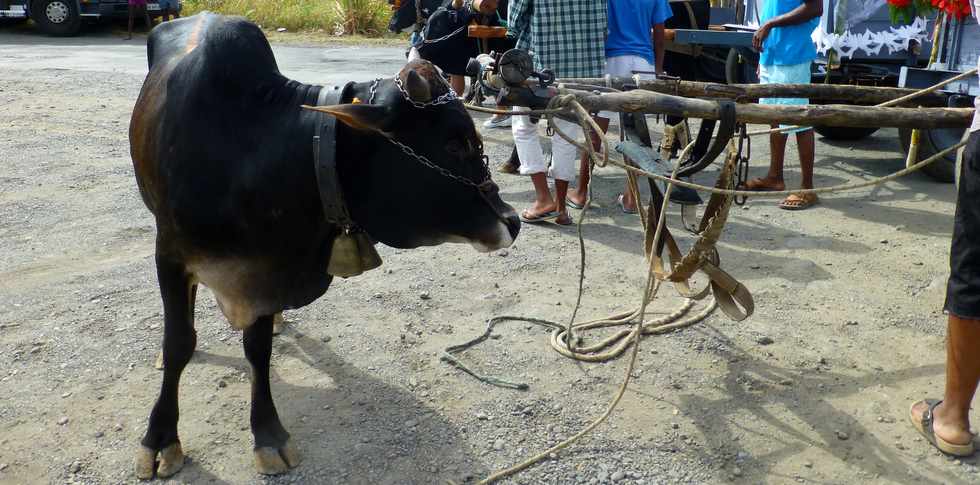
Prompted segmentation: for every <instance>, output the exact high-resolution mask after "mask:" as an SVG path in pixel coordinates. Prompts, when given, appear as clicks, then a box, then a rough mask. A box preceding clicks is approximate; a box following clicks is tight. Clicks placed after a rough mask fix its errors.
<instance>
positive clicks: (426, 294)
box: [419, 291, 432, 300]
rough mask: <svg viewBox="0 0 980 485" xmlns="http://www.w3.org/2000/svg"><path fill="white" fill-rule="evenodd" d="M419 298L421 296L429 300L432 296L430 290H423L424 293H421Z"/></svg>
mask: <svg viewBox="0 0 980 485" xmlns="http://www.w3.org/2000/svg"><path fill="white" fill-rule="evenodd" d="M419 298H421V299H423V300H428V299H429V298H432V297H431V296H429V292H427V291H423V292H422V293H419Z"/></svg>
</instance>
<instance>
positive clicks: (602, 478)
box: [595, 471, 609, 483]
mask: <svg viewBox="0 0 980 485" xmlns="http://www.w3.org/2000/svg"><path fill="white" fill-rule="evenodd" d="M595 477H596V479H597V480H599V483H602V482H605V481H608V480H609V473H607V472H605V471H601V472H599V473H598V474H597V475H596V476H595Z"/></svg>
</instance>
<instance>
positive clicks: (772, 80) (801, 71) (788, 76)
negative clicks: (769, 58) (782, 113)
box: [759, 62, 811, 134]
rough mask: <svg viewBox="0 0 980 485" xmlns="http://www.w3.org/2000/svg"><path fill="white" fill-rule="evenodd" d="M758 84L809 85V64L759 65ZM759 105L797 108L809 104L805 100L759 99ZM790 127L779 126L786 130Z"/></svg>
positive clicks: (801, 129) (792, 131)
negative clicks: (779, 105)
mask: <svg viewBox="0 0 980 485" xmlns="http://www.w3.org/2000/svg"><path fill="white" fill-rule="evenodd" d="M759 83H760V84H810V63H809V62H804V63H800V64H790V65H788V66H777V65H772V66H766V65H762V64H760V65H759ZM759 104H781V105H784V106H799V105H802V104H810V100H809V99H806V98H760V99H759ZM788 126H792V125H779V127H780V128H786V127H788ZM809 129H811V128H799V129H797V130H791V131H786V132H784V133H786V134H789V133H799V132H801V131H806V130H809Z"/></svg>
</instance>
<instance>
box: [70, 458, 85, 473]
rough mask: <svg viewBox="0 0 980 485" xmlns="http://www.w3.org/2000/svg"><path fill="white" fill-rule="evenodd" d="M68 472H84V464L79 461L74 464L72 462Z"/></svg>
mask: <svg viewBox="0 0 980 485" xmlns="http://www.w3.org/2000/svg"><path fill="white" fill-rule="evenodd" d="M68 471H70V472H72V473H78V472H80V471H82V464H81V463H79V462H77V461H74V462H72V464H71V465H69V466H68Z"/></svg>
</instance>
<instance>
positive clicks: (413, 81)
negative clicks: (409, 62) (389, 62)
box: [398, 66, 432, 103]
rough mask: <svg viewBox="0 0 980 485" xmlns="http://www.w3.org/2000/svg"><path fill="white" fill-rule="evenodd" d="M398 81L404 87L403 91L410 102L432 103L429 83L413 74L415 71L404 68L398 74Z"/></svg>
mask: <svg viewBox="0 0 980 485" xmlns="http://www.w3.org/2000/svg"><path fill="white" fill-rule="evenodd" d="M398 79H400V80H401V82H402V86H404V87H405V91H406V92H407V93H408V97H409V98H410V99H411V100H412V101H416V102H419V103H427V102H429V101H432V88H431V87H430V86H429V82H428V81H426V80H425V78H423V77H422V76H420V75H419V73H417V72H415V69H412V68H411V67H410V66H405V68H403V69H402V70H401V72H399V73H398Z"/></svg>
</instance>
